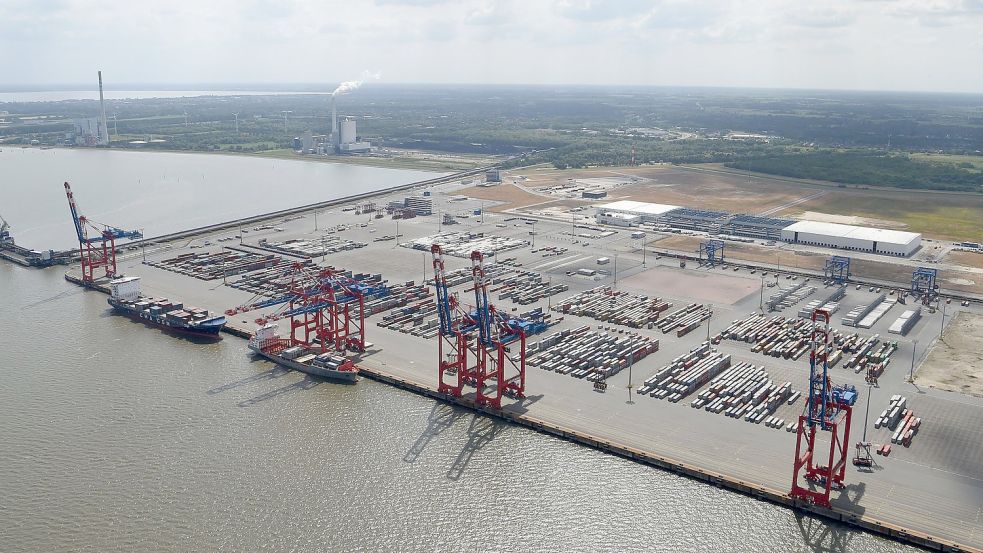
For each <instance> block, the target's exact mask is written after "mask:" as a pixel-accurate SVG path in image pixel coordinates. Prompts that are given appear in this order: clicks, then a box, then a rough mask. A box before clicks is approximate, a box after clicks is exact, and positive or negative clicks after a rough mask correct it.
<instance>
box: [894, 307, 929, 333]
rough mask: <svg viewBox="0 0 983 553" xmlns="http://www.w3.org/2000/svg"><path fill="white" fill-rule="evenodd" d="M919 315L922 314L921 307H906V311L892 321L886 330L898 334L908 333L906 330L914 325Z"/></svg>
mask: <svg viewBox="0 0 983 553" xmlns="http://www.w3.org/2000/svg"><path fill="white" fill-rule="evenodd" d="M921 316H922V308H921V307H915V308H914V309H908V310H907V311H905V312H904V313H902V314H901V316H900V317H898V319H897V320H896V321H894V322H893V323H892V324H891V328H889V329H887V331H888V332H891V333H893V334H900V335H902V336H904V335H905V334H908V331H909V330H911V327H913V326H915V323H917V322H918V319H920V318H921Z"/></svg>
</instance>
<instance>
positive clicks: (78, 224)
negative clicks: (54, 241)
mask: <svg viewBox="0 0 983 553" xmlns="http://www.w3.org/2000/svg"><path fill="white" fill-rule="evenodd" d="M65 194H66V195H67V196H68V207H69V209H71V210H72V221H73V222H74V223H75V234H78V237H79V243H82V242H85V230H83V229H82V219H81V218H79V211H78V208H77V207H76V206H75V196H73V195H72V187H71V186H69V185H68V183H67V182H66V183H65Z"/></svg>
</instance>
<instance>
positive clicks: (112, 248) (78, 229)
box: [65, 182, 143, 285]
mask: <svg viewBox="0 0 983 553" xmlns="http://www.w3.org/2000/svg"><path fill="white" fill-rule="evenodd" d="M65 195H66V196H68V207H69V209H71V211H72V222H73V223H74V224H75V234H77V235H78V240H79V257H81V260H82V283H83V284H85V285H91V284H92V283H93V282H95V270H96V269H98V268H99V267H104V268H105V270H106V277H108V278H115V277H116V240H117V239H120V238H129V239H131V240H132V239H137V238H143V233H141V232H140V231H138V230H123V229H120V228H116V227H111V226H109V225H101V224H100V223H96V222H95V221H92V220H91V219H89V218H88V217H86V216H85V215H79V210H78V206H77V205H75V196H74V195H73V194H72V187H71V186H69V184H68V183H67V182H66V183H65ZM100 226H101V227H102V228H100ZM90 228H91V229H92V230H94V231H95V234H94V235H93V236H91V237H90V236H89V229H90Z"/></svg>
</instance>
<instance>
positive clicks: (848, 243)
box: [782, 221, 922, 257]
mask: <svg viewBox="0 0 983 553" xmlns="http://www.w3.org/2000/svg"><path fill="white" fill-rule="evenodd" d="M782 240H784V241H785V242H792V243H794V244H807V245H810V246H825V247H827V248H836V249H842V250H854V251H858V252H870V253H880V254H885V255H896V256H898V257H906V256H909V255H911V254H912V253H914V252H915V250H917V249H918V247H919V246H920V245H921V243H922V235H921V234H919V233H917V232H904V231H900V230H885V229H879V228H871V227H856V226H853V225H841V224H837V223H821V222H818V221H799V222H797V223H793V224H791V225H789V226H787V227H785V228H783V229H782Z"/></svg>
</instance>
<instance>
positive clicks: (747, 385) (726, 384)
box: [690, 363, 802, 429]
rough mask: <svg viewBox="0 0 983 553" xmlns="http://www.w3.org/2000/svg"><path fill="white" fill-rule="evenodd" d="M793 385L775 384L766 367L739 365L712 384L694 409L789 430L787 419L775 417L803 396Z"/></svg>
mask: <svg viewBox="0 0 983 553" xmlns="http://www.w3.org/2000/svg"><path fill="white" fill-rule="evenodd" d="M801 395H802V394H801V393H800V392H796V391H794V390H793V389H792V383H791V382H783V383H781V384H779V383H777V382H774V381H773V380H772V379H771V377H770V376H769V375H768V372H767V371H766V370H765V369H764V367H757V366H755V365H752V364H750V363H740V364H738V365H735V366H733V367H731V368H729V369H728V370H726V371H724V372H723V373H722V374H720V375H719V376H717V377H716V378H714V379H713V380H712V381H710V385H709V386H708V387H707V389H706V390H704V391H702V392H700V394H699V395H698V396H697V398H696V399H695V400H693V401H692V402H691V403H690V406H691V407H693V408H694V409H704V410H705V411H709V412H711V413H718V414H719V413H723V414H724V415H726V416H728V417H731V418H735V419H739V418H743V419H744V420H745V421H747V422H750V423H753V424H759V423H761V422H765V425H766V426H768V427H772V428H786V429H787V428H788V427H787V426H785V419H780V418H778V417H777V416H773V413H775V411H776V410H777V409H778V408H779V407H780V406H781V405H782V404H788V405H791V404H793V403H795V401H796V400H797V399H798V398H799V397H800V396H801Z"/></svg>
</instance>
